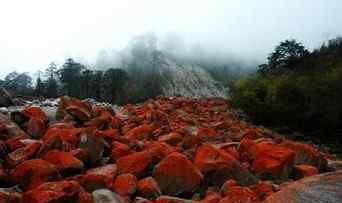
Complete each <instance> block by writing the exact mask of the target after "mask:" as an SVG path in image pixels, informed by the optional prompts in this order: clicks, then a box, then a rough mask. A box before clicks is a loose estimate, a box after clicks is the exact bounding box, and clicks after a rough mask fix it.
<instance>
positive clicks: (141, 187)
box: [138, 177, 161, 200]
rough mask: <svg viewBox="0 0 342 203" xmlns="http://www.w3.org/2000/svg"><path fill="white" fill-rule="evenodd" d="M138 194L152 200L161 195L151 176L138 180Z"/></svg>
mask: <svg viewBox="0 0 342 203" xmlns="http://www.w3.org/2000/svg"><path fill="white" fill-rule="evenodd" d="M138 195H139V196H141V197H144V198H147V199H151V200H154V199H156V198H158V197H159V196H160V195H161V190H160V188H159V185H158V183H157V181H156V180H155V179H154V178H153V177H147V178H144V179H141V180H139V182H138Z"/></svg>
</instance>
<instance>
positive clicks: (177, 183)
mask: <svg viewBox="0 0 342 203" xmlns="http://www.w3.org/2000/svg"><path fill="white" fill-rule="evenodd" d="M153 177H154V178H155V179H156V181H157V182H158V184H159V186H160V188H161V190H162V192H163V194H167V195H180V194H183V193H193V192H194V191H195V190H196V189H197V188H198V187H199V185H200V184H201V182H202V179H203V175H202V173H201V172H200V170H198V169H197V168H196V166H195V165H193V164H192V163H191V161H189V160H188V159H187V158H186V156H184V155H182V154H180V153H178V152H174V153H172V154H170V155H168V156H167V157H166V158H165V159H163V160H162V161H161V162H160V163H159V164H158V165H157V166H156V167H155V169H154V172H153Z"/></svg>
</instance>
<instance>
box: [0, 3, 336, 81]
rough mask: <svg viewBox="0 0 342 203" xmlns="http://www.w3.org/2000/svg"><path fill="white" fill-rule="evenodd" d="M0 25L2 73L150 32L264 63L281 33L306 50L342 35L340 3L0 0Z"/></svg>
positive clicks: (91, 52) (92, 55)
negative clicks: (173, 36) (179, 37)
mask: <svg viewBox="0 0 342 203" xmlns="http://www.w3.org/2000/svg"><path fill="white" fill-rule="evenodd" d="M0 26H1V27H0V76H3V75H4V74H6V73H8V72H10V71H13V70H17V71H21V72H23V71H29V72H35V71H37V70H38V69H45V67H46V66H47V65H48V64H49V63H50V62H51V61H57V62H61V61H63V60H64V58H66V57H75V58H76V59H80V58H83V60H85V61H88V62H89V63H91V62H93V61H94V60H95V59H96V56H97V54H98V52H99V51H100V50H102V49H118V50H119V49H121V48H123V47H124V46H125V45H127V43H128V42H129V40H130V39H131V38H132V37H134V36H136V35H139V34H142V33H144V32H148V31H154V32H155V33H157V34H158V35H160V36H163V35H164V34H165V33H168V32H175V33H179V34H180V35H182V36H183V37H184V39H185V41H187V42H190V43H200V44H201V45H202V46H204V47H208V48H213V49H215V50H229V52H232V53H234V54H235V55H238V56H239V57H241V58H243V59H246V60H248V59H252V60H259V61H263V60H265V58H266V56H267V53H269V52H270V51H271V50H272V49H273V47H274V46H275V45H276V44H277V43H278V42H279V41H281V40H284V39H286V38H295V39H298V40H299V41H301V42H303V44H304V45H305V46H306V47H308V48H312V47H316V46H318V45H320V44H321V43H322V42H323V41H326V40H328V39H329V38H332V37H335V36H337V35H341V34H342V1H341V0H202V1H201V0H91V1H90V0H89V1H87V0H29V1H28V0H1V2H0ZM222 52H226V51H222Z"/></svg>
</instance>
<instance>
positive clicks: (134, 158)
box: [116, 151, 152, 177]
mask: <svg viewBox="0 0 342 203" xmlns="http://www.w3.org/2000/svg"><path fill="white" fill-rule="evenodd" d="M151 162H152V156H151V154H150V153H149V152H147V151H142V152H136V153H133V154H129V155H126V156H124V157H122V158H120V159H118V160H117V162H116V163H117V165H118V171H119V173H132V174H134V175H135V176H137V177H142V176H144V175H145V174H146V173H147V170H148V169H149V166H150V164H151Z"/></svg>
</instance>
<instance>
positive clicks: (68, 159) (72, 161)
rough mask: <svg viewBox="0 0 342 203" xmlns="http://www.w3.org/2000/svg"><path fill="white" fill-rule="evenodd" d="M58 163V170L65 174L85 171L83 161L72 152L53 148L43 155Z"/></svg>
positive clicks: (46, 158)
mask: <svg viewBox="0 0 342 203" xmlns="http://www.w3.org/2000/svg"><path fill="white" fill-rule="evenodd" d="M42 158H43V159H44V160H45V161H48V162H50V163H52V164H54V165H56V167H57V169H58V171H59V173H60V174H62V175H63V176H68V175H73V174H76V173H80V172H82V171H83V167H84V165H83V163H82V161H80V160H79V159H77V158H75V157H74V156H73V155H72V154H71V153H70V152H63V151H59V150H51V151H49V152H48V153H46V154H45V155H44V156H43V157H42Z"/></svg>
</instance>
